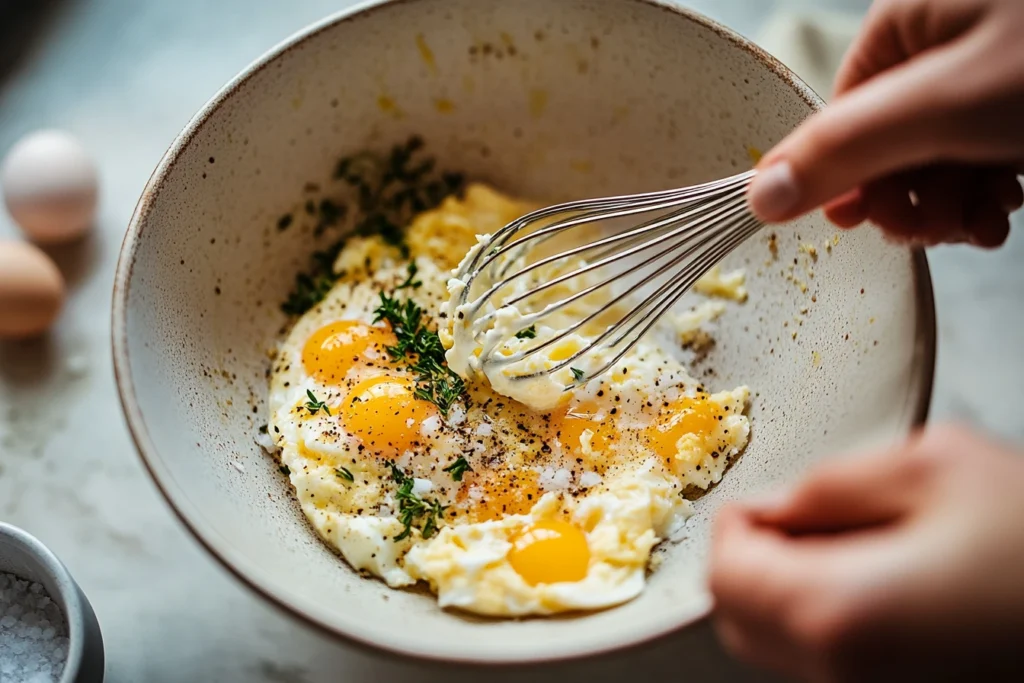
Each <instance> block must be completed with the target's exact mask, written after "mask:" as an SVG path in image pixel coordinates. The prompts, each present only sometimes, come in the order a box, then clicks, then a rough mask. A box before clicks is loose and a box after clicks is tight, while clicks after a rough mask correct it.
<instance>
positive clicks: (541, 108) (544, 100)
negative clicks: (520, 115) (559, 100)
mask: <svg viewBox="0 0 1024 683" xmlns="http://www.w3.org/2000/svg"><path fill="white" fill-rule="evenodd" d="M547 108H548V91H547V90H542V89H541V88H534V89H533V90H531V91H530V114H531V115H532V116H533V117H534V118H540V117H541V116H543V115H544V112H545V111H546V110H547Z"/></svg>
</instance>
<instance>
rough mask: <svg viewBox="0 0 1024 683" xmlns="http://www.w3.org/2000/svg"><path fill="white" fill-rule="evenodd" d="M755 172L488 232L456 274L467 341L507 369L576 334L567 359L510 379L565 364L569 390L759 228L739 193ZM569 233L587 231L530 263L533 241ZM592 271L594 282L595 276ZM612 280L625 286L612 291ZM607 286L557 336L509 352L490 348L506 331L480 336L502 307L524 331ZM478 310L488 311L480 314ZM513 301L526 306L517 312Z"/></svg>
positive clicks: (564, 207) (551, 210) (608, 362)
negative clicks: (563, 268) (611, 228)
mask: <svg viewBox="0 0 1024 683" xmlns="http://www.w3.org/2000/svg"><path fill="white" fill-rule="evenodd" d="M754 174H755V172H754V171H748V172H745V173H741V174H738V175H735V176H733V177H731V178H726V179H724V180H719V181H712V182H709V183H703V184H701V185H695V186H692V187H689V188H681V189H675V190H663V191H659V192H650V193H645V194H640V195H623V196H617V197H608V198H603V199H588V200H581V201H576V202H569V203H566V204H561V205H557V206H553V207H548V208H545V209H540V210H538V211H534V212H532V213H530V214H527V215H526V216H523V217H522V218H520V219H518V220H516V221H513V222H512V223H510V224H508V225H507V226H505V227H504V228H502V229H501V230H499V231H498V232H496V233H495V234H494V235H493V236H492V237H491V238H490V240H489V241H488V242H487V243H486V244H484V245H483V246H482V247H481V248H480V249H478V250H477V252H476V254H475V255H474V256H473V258H471V259H469V260H468V262H467V263H464V264H463V265H462V266H461V267H460V269H459V272H458V273H457V274H456V277H457V278H458V279H460V280H462V281H463V283H464V284H465V286H464V287H463V289H462V292H461V294H460V296H459V300H458V303H459V307H460V308H459V310H460V312H461V313H462V314H463V315H467V317H468V318H469V319H468V320H467V321H465V324H467V325H469V327H470V333H471V334H472V335H473V338H474V339H476V340H477V341H478V342H482V343H483V346H484V348H482V349H481V354H480V359H481V363H483V364H485V365H486V364H491V365H493V366H514V365H515V364H516V363H520V362H522V361H524V360H526V359H528V358H530V357H531V356H535V355H536V354H538V353H540V352H542V351H544V350H545V349H550V348H552V347H553V346H554V345H556V344H559V343H561V342H562V341H564V340H566V339H567V338H569V337H571V336H573V335H577V336H579V339H580V342H579V343H577V345H576V346H577V348H576V350H575V351H574V352H573V353H571V354H570V355H568V357H565V358H561V359H559V360H558V361H557V362H554V363H553V364H549V365H547V366H545V367H543V368H541V369H533V370H531V371H524V372H522V373H520V374H515V375H514V378H515V379H528V378H531V377H538V376H541V375H550V374H553V373H556V372H559V371H561V370H564V369H565V368H567V367H571V368H572V369H573V381H572V382H571V383H570V384H569V385H568V386H566V389H567V390H568V389H571V388H573V387H575V386H579V385H582V384H585V383H586V382H588V381H590V380H591V379H593V378H594V377H597V376H598V375H600V374H602V373H604V372H606V371H607V370H608V369H609V368H611V367H613V366H614V365H615V364H616V363H618V362H619V361H620V360H621V359H622V358H623V357H624V356H625V354H626V353H628V352H629V350H630V349H631V348H632V347H633V346H634V345H635V344H636V343H637V342H638V341H639V340H640V339H641V338H643V336H644V335H646V334H647V333H648V332H649V331H650V330H651V328H652V327H653V326H654V325H655V324H656V323H657V321H658V320H659V319H660V318H661V317H662V316H663V315H665V314H666V313H667V312H668V311H669V310H671V309H672V308H673V307H674V306H675V305H676V303H678V301H679V300H680V299H681V298H682V296H683V295H684V294H685V293H686V292H687V291H689V290H690V289H691V288H692V287H693V285H694V284H695V283H696V282H697V280H699V279H700V278H701V277H702V276H703V275H704V274H705V273H706V272H707V271H708V270H709V269H710V268H712V267H713V266H714V265H716V264H717V263H719V262H720V261H721V260H722V259H723V258H725V256H727V255H728V254H729V253H731V252H732V251H733V250H735V249H736V248H737V247H738V246H739V245H740V244H742V243H743V242H744V241H746V240H747V239H749V238H750V237H751V236H752V235H753V234H755V233H756V232H757V231H758V230H759V229H760V228H761V227H762V225H761V223H760V221H759V220H758V219H757V218H756V217H755V216H754V215H753V214H752V213H751V212H750V210H749V208H748V206H747V203H746V190H747V187H748V185H749V183H750V181H751V180H752V179H753V177H754ZM652 213H653V214H655V215H654V216H653V217H651V218H648V219H646V220H643V221H641V222H640V223H638V224H635V225H632V226H629V227H626V228H625V229H619V230H616V231H615V232H612V233H611V234H606V235H604V236H601V237H598V238H597V239H590V236H591V234H592V229H593V226H594V225H595V224H604V223H608V222H618V221H621V220H623V219H629V218H630V217H634V216H642V215H644V214H652ZM551 219H554V220H551ZM549 221H550V222H549ZM573 230H576V231H578V232H579V234H581V235H584V236H585V237H581V241H580V243H579V244H576V245H575V246H570V247H569V248H567V249H564V250H562V251H557V252H555V253H548V254H543V255H540V256H539V257H537V258H535V259H534V260H529V259H530V257H531V256H532V255H533V253H535V252H537V250H538V247H539V246H540V245H542V244H544V243H546V242H548V241H549V240H552V239H554V238H556V237H559V236H563V235H568V234H576V233H571V232H570V231H573ZM637 259H640V260H639V261H638V262H635V261H636V260H637ZM574 261H578V263H575V262H574ZM560 264H572V265H571V269H570V270H569V271H568V272H558V267H559V265H560ZM544 269H554V272H555V274H554V276H553V277H551V278H550V279H547V280H545V281H539V277H540V276H542V275H543V274H544V273H545V272H546V271H545V270H544ZM513 271H514V272H513ZM606 273H607V274H606ZM595 276H596V277H597V280H596V281H593V279H594V277H595ZM529 277H532V278H533V281H527V283H528V288H527V289H526V290H525V291H523V289H522V287H523V285H522V284H519V285H517V287H518V288H517V287H513V285H514V284H515V283H516V282H517V281H518V282H520V283H522V282H523V280H522V278H529ZM620 282H623V283H624V285H623V287H622V288H621V289H616V285H617V284H619V283H620ZM573 283H579V286H578V287H576V288H575V289H573V290H572V291H571V293H570V294H568V295H567V296H565V297H562V298H560V299H556V300H555V301H550V302H545V301H544V300H543V298H542V297H541V296H540V295H542V294H544V293H547V292H550V291H551V290H553V289H554V288H557V287H570V288H571V286H572V284H573ZM474 285H477V287H476V290H479V289H480V288H481V285H482V288H483V292H482V293H481V294H479V295H478V296H475V298H474V294H475V290H474ZM606 288H608V289H609V290H610V294H609V296H608V297H607V299H605V300H603V301H602V302H600V303H599V304H595V305H594V307H593V308H592V309H591V310H585V311H583V312H580V313H579V314H578V315H576V316H575V317H573V316H572V315H570V316H569V318H568V320H566V321H562V323H561V324H560V325H558V326H557V328H556V329H557V331H556V333H555V334H553V335H547V334H546V335H543V336H542V337H541V338H539V339H537V340H536V342H535V343H530V344H529V345H527V346H525V347H523V346H521V347H520V348H518V349H517V350H516V351H515V352H513V353H509V352H508V350H507V349H504V350H502V352H501V353H496V351H497V350H498V349H502V348H503V347H504V345H505V344H506V343H507V342H508V340H509V339H511V335H510V336H508V337H503V336H502V335H501V334H487V331H488V329H490V328H489V326H491V324H492V323H493V322H495V320H496V318H497V316H498V315H499V313H500V312H501V311H502V310H506V309H508V308H509V307H516V309H515V311H516V313H517V314H518V316H519V317H518V318H517V324H518V325H520V327H519V329H517V330H515V332H514V333H515V334H516V336H519V334H518V333H519V332H521V331H522V330H524V329H527V328H532V327H533V326H535V325H536V324H538V323H541V322H542V321H545V320H547V319H554V316H556V314H558V313H560V312H564V311H566V310H567V309H568V310H572V309H570V308H569V307H570V306H572V305H573V304H578V303H579V304H582V303H584V302H586V301H587V300H588V298H592V297H595V296H597V295H598V294H599V293H600V292H601V291H602V290H604V289H606ZM644 290H648V291H644ZM503 297H504V298H503ZM532 301H537V302H538V304H539V305H540V308H539V309H538V310H531V306H530V303H531V302H532ZM631 301H635V302H636V303H635V304H634V305H632V306H631V307H629V308H628V310H625V309H624V310H623V312H622V313H621V314H615V320H614V322H613V323H612V324H610V325H607V326H606V327H605V329H603V330H602V331H600V332H594V333H592V335H591V336H592V338H586V337H585V334H583V333H585V332H586V330H587V328H588V326H592V325H593V324H595V323H596V322H597V321H599V320H601V319H602V318H603V317H604V316H607V315H610V314H614V312H615V311H616V310H617V309H619V308H621V307H622V306H623V305H624V304H627V303H629V302H631ZM485 306H488V307H489V308H488V310H487V311H486V312H484V313H483V314H482V315H481V312H482V311H483V309H484V307H485ZM520 306H522V307H523V309H524V310H522V311H520V310H519V307H520ZM482 336H483V337H482ZM584 357H593V360H592V361H591V362H588V363H582V365H583V366H584V367H583V369H582V370H580V369H577V367H576V366H577V365H581V363H580V361H581V360H583V359H584Z"/></svg>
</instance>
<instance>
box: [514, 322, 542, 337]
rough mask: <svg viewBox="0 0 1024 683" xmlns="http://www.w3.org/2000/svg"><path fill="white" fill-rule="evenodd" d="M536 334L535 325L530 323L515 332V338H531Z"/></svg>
mask: <svg viewBox="0 0 1024 683" xmlns="http://www.w3.org/2000/svg"><path fill="white" fill-rule="evenodd" d="M536 336H537V326H536V325H530V326H529V327H527V328H526V329H525V330H519V331H518V332H516V339H533V338H535V337H536Z"/></svg>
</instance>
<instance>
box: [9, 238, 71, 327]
mask: <svg viewBox="0 0 1024 683" xmlns="http://www.w3.org/2000/svg"><path fill="white" fill-rule="evenodd" d="M63 303H64V278H63V277H62V276H61V274H60V271H59V270H58V269H57V266H56V265H55V264H54V262H53V261H52V260H50V257H49V256H47V255H46V254H45V253H43V252H42V251H41V250H40V249H39V248H38V247H36V246H33V245H31V244H28V243H26V242H17V241H0V337H2V338H21V337H32V336H35V335H37V334H41V333H43V332H45V331H46V330H47V329H48V328H49V327H50V325H52V324H53V321H54V320H56V319H57V314H58V313H60V309H61V306H62V305H63Z"/></svg>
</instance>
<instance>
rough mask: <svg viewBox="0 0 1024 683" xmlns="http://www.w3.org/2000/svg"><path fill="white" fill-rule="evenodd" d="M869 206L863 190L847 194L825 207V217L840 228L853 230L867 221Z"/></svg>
mask: <svg viewBox="0 0 1024 683" xmlns="http://www.w3.org/2000/svg"><path fill="white" fill-rule="evenodd" d="M868 209H869V205H868V202H867V198H866V197H865V196H864V192H863V190H861V189H860V188H857V189H855V190H851V191H850V192H847V193H846V194H844V195H843V196H842V197H840V198H839V199H836V200H834V201H832V202H830V203H829V204H827V205H826V206H825V217H826V218H828V219H829V220H830V221H832V222H833V223H835V224H836V225H837V226H839V227H840V228H855V227H857V226H858V225H860V224H861V223H863V222H864V221H866V220H867V219H868Z"/></svg>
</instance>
